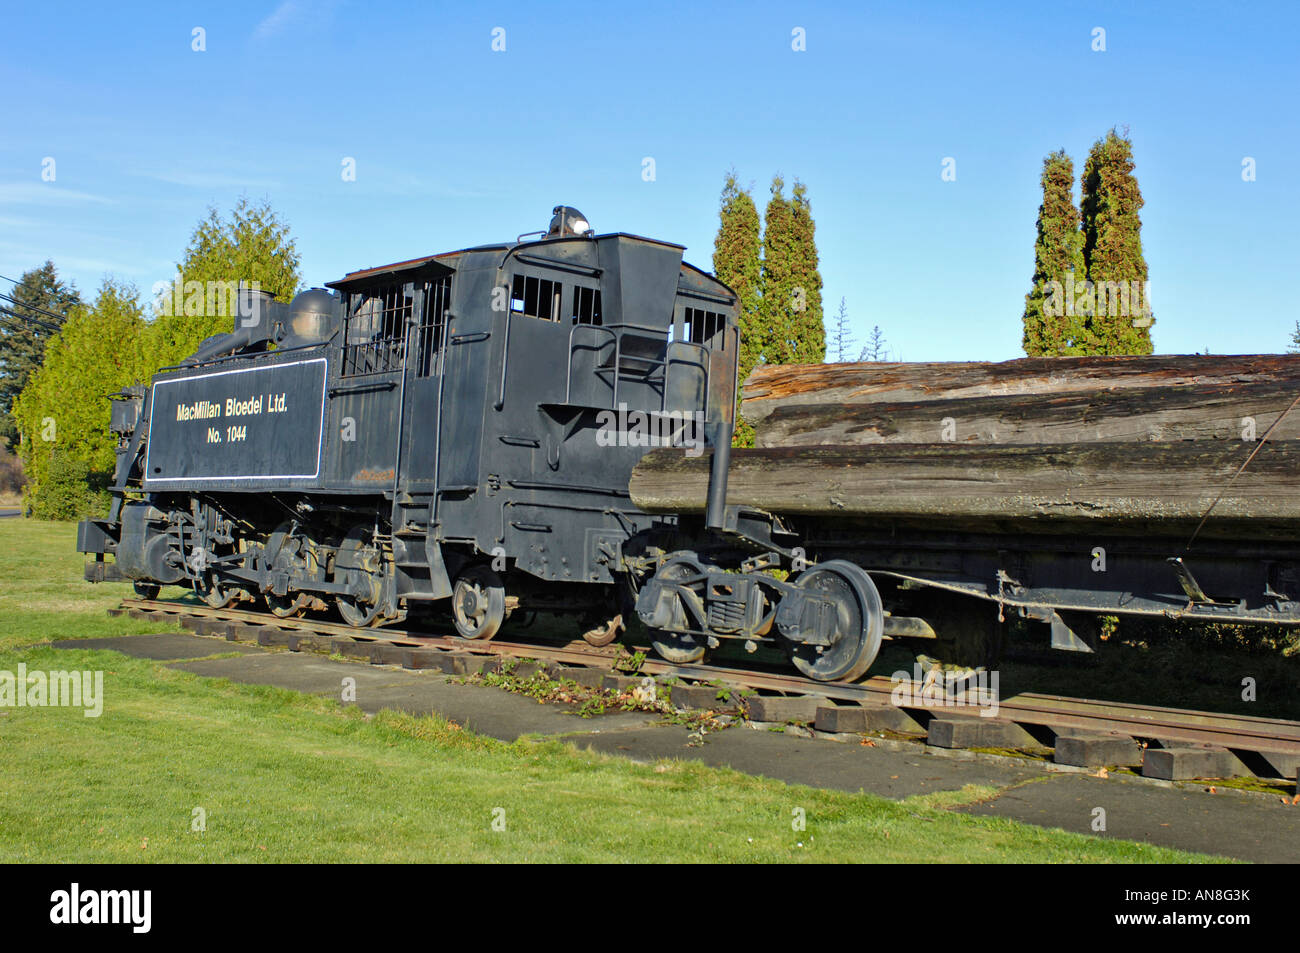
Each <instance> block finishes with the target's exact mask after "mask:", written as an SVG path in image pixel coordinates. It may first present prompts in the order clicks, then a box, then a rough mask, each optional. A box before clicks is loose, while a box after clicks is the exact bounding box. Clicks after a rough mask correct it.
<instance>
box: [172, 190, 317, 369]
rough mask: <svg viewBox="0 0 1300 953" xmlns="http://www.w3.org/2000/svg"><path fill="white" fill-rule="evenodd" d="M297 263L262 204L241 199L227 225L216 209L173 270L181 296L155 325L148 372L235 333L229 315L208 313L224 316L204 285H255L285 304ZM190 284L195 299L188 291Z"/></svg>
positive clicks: (283, 228) (291, 245)
mask: <svg viewBox="0 0 1300 953" xmlns="http://www.w3.org/2000/svg"><path fill="white" fill-rule="evenodd" d="M299 265H300V259H299V256H298V250H297V247H296V244H295V242H294V239H293V238H292V237H290V234H289V226H288V225H286V224H285V223H284V222H283V221H281V220H280V218H279V216H277V215H276V213H275V212H274V211H273V210H272V209H271V206H270V204H269V203H267V202H262V203H261V204H260V205H250V204H249V202H248V200H247V199H242V198H241V199H240V200H239V203H238V204H237V205H236V206H235V208H234V209H233V210H232V211H231V214H230V217H229V218H228V219H222V218H221V216H220V215H219V214H218V213H217V210H216V209H215V208H210V209H208V216H207V218H205V219H203V220H202V221H200V222H199V224H198V225H197V226H196V227H195V229H194V233H193V234H192V235H191V237H190V244H189V247H188V248H186V249H185V256H184V258H183V259H182V261H181V263H180V264H179V265H177V266H176V270H177V274H178V277H179V280H180V281H181V288H182V293H181V294H180V295H176V294H172V295H171V296H170V297H169V298H168V299H167V300H166V302H165V307H164V311H166V312H167V313H163V314H159V315H158V316H157V319H156V320H155V321H154V323H153V326H152V329H151V335H152V339H153V348H152V351H153V353H154V354H155V355H156V358H157V360H156V361H155V363H154V367H153V369H154V370H156V369H157V368H159V367H166V366H168V365H171V364H176V363H178V362H180V361H181V360H183V359H184V358H186V357H188V356H189V355H190V354H192V353H194V351H195V350H196V349H197V348H198V346H199V345H200V344H201V343H202V342H203V340H204V339H205V338H208V337H211V336H212V335H214V334H223V333H225V332H227V331H230V330H231V329H232V328H233V327H234V317H235V316H234V315H233V314H230V313H212V312H213V311H217V312H220V311H223V310H226V309H225V308H222V307H212V306H211V305H214V304H216V303H217V302H216V301H215V300H213V301H210V300H209V297H208V295H207V294H206V293H205V289H206V286H207V283H208V282H243V283H245V284H247V285H251V284H253V283H254V282H256V283H257V285H258V287H260V289H261V290H262V291H266V292H269V293H271V294H273V295H275V296H276V298H278V299H279V300H281V301H288V300H289V299H291V298H292V297H293V296H294V294H296V293H297V291H298V287H299V285H300V284H301V277H300V274H299ZM190 282H198V283H199V284H198V285H197V286H194V287H195V288H198V289H204V290H199V291H198V293H197V294H193V293H191V291H190V290H187V286H188V285H189V283H190Z"/></svg>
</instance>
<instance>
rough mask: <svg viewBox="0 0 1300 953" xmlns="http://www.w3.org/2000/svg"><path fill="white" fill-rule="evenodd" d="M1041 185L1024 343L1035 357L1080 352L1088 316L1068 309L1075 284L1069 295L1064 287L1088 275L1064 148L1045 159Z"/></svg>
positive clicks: (1070, 168)
mask: <svg viewBox="0 0 1300 953" xmlns="http://www.w3.org/2000/svg"><path fill="white" fill-rule="evenodd" d="M1042 186H1043V204H1042V205H1040V206H1039V207H1038V237H1037V239H1036V240H1035V242H1034V278H1033V286H1032V287H1031V288H1030V290H1029V294H1027V295H1025V311H1024V316H1023V321H1024V349H1025V353H1026V354H1028V355H1029V356H1030V357H1043V356H1050V357H1058V356H1060V355H1063V354H1079V353H1082V351H1081V347H1082V343H1083V337H1084V334H1083V326H1082V325H1083V316H1082V315H1080V314H1078V313H1077V312H1076V313H1075V314H1070V313H1067V308H1066V301H1067V299H1068V300H1071V301H1073V287H1071V289H1070V294H1069V295H1067V294H1066V291H1065V289H1066V285H1067V283H1068V284H1071V285H1073V284H1074V283H1076V282H1081V281H1083V280H1084V278H1085V275H1086V269H1085V267H1084V261H1083V236H1082V234H1081V233H1080V231H1079V210H1078V208H1076V207H1075V204H1074V195H1073V190H1074V163H1073V162H1071V161H1070V157H1069V156H1067V155H1066V154H1065V151H1064V150H1063V149H1062V150H1058V151H1056V152H1053V153H1052V154H1051V155H1049V156H1048V157H1047V158H1046V159H1044V160H1043V175H1042ZM1069 310H1071V311H1073V310H1075V309H1073V308H1070V309H1069Z"/></svg>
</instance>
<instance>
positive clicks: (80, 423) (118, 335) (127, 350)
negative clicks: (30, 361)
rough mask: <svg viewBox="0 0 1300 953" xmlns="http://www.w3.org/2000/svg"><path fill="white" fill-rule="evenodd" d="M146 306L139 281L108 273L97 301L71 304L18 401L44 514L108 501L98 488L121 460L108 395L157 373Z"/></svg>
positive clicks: (71, 512) (24, 447) (29, 493)
mask: <svg viewBox="0 0 1300 953" xmlns="http://www.w3.org/2000/svg"><path fill="white" fill-rule="evenodd" d="M143 313H144V312H143V308H142V307H141V305H140V302H139V295H138V293H137V291H136V289H135V288H134V287H132V286H131V285H128V284H124V283H120V282H117V281H114V280H113V279H111V278H106V279H104V283H103V284H102V285H101V286H100V289H99V292H98V294H97V295H96V297H95V302H94V304H93V305H92V306H90V307H86V306H84V305H76V306H74V307H73V308H72V309H71V311H70V313H69V316H68V319H67V321H66V322H64V324H63V326H62V328H61V329H60V331H59V332H58V333H57V334H55V335H53V336H52V337H51V339H50V341H49V342H48V344H47V346H46V349H45V360H44V362H43V363H42V364H41V366H40V368H39V369H38V370H37V371H36V372H35V373H34V374H32V376H31V378H30V379H29V380H28V382H27V386H26V387H25V388H23V392H22V394H20V395H19V397H18V400H17V401H16V402H15V404H14V417H15V418H16V419H17V422H18V429H19V432H20V433H21V435H22V443H21V445H20V455H21V456H22V460H23V466H24V468H25V469H26V472H27V477H28V484H27V488H26V491H25V495H26V497H27V502H28V503H29V504H30V505H31V506H32V510H33V512H34V514H35V515H36V516H38V517H44V518H48V519H72V518H75V517H78V516H85V515H87V514H88V513H90V512H92V511H94V510H95V509H97V508H98V507H99V505H100V504H102V503H103V502H104V496H103V494H102V492H100V493H98V494H97V493H96V492H95V488H96V487H98V488H101V489H102V487H104V486H106V485H107V484H108V481H109V479H110V478H111V476H112V474H113V469H114V464H115V462H116V456H115V452H114V448H115V446H116V439H115V437H114V436H113V434H111V433H109V430H108V424H109V418H110V416H111V408H110V404H109V401H107V400H105V395H107V394H111V393H113V392H114V391H118V390H120V389H121V388H122V387H124V386H127V385H129V384H135V383H141V382H144V381H145V380H147V378H148V376H149V375H148V370H147V368H146V365H147V363H148V360H147V358H146V355H145V353H144V317H143ZM87 481H89V484H90V485H89V486H87V485H86V484H87Z"/></svg>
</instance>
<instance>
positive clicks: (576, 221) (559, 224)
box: [546, 205, 591, 238]
mask: <svg viewBox="0 0 1300 953" xmlns="http://www.w3.org/2000/svg"><path fill="white" fill-rule="evenodd" d="M551 211H552V216H553V217H552V218H551V227H550V228H549V229H547V231H546V234H547V236H548V237H557V236H558V237H560V238H565V237H568V236H570V235H585V234H586V233H587V232H589V231H591V223H590V222H588V221H587V216H585V215H583V214H582V213H581V212H579V211H578V210H577V209H576V208H574V207H573V206H571V205H557V206H555V208H554V209H552V210H551Z"/></svg>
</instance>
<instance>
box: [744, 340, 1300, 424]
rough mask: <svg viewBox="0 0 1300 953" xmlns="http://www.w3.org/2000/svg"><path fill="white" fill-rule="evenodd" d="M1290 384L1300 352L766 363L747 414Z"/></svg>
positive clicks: (753, 377)
mask: <svg viewBox="0 0 1300 953" xmlns="http://www.w3.org/2000/svg"><path fill="white" fill-rule="evenodd" d="M1268 383H1273V384H1289V385H1293V390H1292V393H1293V394H1294V393H1296V392H1297V391H1300V355H1298V354H1245V355H1205V354H1176V355H1151V356H1125V357H1040V358H1022V359H1020V360H1015V361H1002V362H1000V363H987V362H969V361H954V362H944V363H911V364H903V363H889V362H867V363H860V364H815V365H774V366H760V367H757V368H755V369H754V371H753V373H751V374H750V375H749V378H748V379H747V380H746V381H745V384H744V387H743V390H742V392H741V399H742V400H741V413H742V414H743V416H744V417H745V419H746V420H748V421H750V423H752V424H754V425H755V426H756V427H758V428H759V429H760V430H761V428H762V425H763V421H764V420H765V418H767V417H768V415H770V414H771V413H773V412H774V411H775V410H776V409H777V408H778V407H796V406H801V405H808V404H823V405H826V404H870V403H885V404H899V403H913V402H919V401H939V400H955V399H962V398H979V397H996V396H1001V397H1012V396H1030V395H1044V394H1053V395H1060V394H1070V393H1081V392H1093V393H1095V392H1100V391H1107V390H1115V389H1124V388H1152V387H1191V386H1202V387H1228V386H1235V385H1248V384H1268Z"/></svg>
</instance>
